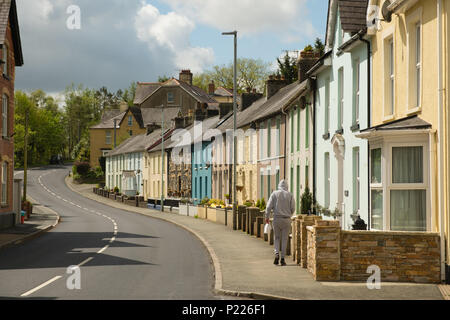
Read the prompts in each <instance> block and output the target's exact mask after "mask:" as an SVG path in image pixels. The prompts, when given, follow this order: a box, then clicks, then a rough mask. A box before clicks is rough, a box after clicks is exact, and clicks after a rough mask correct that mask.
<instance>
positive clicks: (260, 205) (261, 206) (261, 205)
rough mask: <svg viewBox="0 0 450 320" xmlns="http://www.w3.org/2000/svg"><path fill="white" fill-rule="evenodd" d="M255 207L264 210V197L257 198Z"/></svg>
mask: <svg viewBox="0 0 450 320" xmlns="http://www.w3.org/2000/svg"><path fill="white" fill-rule="evenodd" d="M255 206H256V207H257V208H259V210H261V211H264V210H266V200H264V198H262V199H259V200H258V201H256V205H255Z"/></svg>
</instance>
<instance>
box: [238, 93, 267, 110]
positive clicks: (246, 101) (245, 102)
mask: <svg viewBox="0 0 450 320" xmlns="http://www.w3.org/2000/svg"><path fill="white" fill-rule="evenodd" d="M262 97H263V95H262V94H261V93H256V90H254V91H253V92H246V93H243V94H242V95H241V104H240V111H244V110H245V109H247V108H248V107H250V106H251V105H252V104H253V103H254V102H255V101H257V100H259V99H261V98H262Z"/></svg>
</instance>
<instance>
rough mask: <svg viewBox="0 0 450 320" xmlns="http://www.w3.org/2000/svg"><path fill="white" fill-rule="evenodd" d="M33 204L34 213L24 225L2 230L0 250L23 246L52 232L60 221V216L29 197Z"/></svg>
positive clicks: (0, 231) (0, 233)
mask: <svg viewBox="0 0 450 320" xmlns="http://www.w3.org/2000/svg"><path fill="white" fill-rule="evenodd" d="M27 198H28V199H29V200H30V201H31V202H32V203H33V213H32V214H31V215H30V219H28V220H26V221H25V222H24V224H18V225H16V226H14V227H12V228H9V229H4V230H0V250H1V249H3V248H7V247H11V246H15V245H18V244H22V243H24V242H26V241H29V240H32V239H35V238H36V237H38V236H40V235H42V234H44V233H45V232H47V231H49V230H52V229H53V228H55V227H56V226H57V224H58V223H59V221H60V217H59V215H58V214H57V213H56V212H55V211H53V210H52V209H50V208H47V207H45V206H44V205H42V204H40V203H38V202H37V201H36V200H33V199H32V198H30V197H27Z"/></svg>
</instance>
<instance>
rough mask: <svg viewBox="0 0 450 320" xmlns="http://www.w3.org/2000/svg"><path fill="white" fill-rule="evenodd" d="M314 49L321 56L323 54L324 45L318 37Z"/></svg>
mask: <svg viewBox="0 0 450 320" xmlns="http://www.w3.org/2000/svg"><path fill="white" fill-rule="evenodd" d="M314 49H315V51H316V52H319V53H320V56H323V55H324V54H325V45H324V44H323V42H322V40H321V39H320V38H316V42H315V44H314Z"/></svg>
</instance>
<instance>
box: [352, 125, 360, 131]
mask: <svg viewBox="0 0 450 320" xmlns="http://www.w3.org/2000/svg"><path fill="white" fill-rule="evenodd" d="M359 129H360V127H359V123H355V124H354V125H352V126H351V127H350V130H351V131H352V132H355V131H359Z"/></svg>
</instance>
